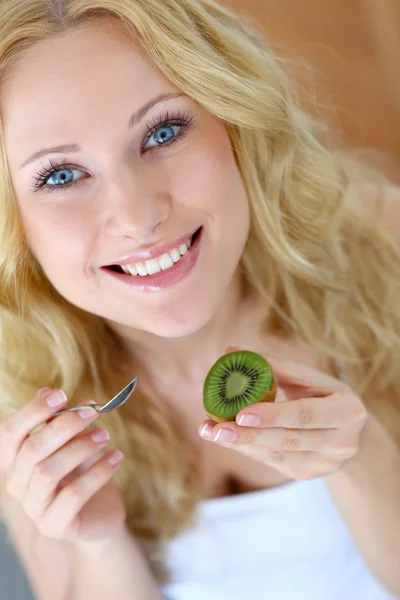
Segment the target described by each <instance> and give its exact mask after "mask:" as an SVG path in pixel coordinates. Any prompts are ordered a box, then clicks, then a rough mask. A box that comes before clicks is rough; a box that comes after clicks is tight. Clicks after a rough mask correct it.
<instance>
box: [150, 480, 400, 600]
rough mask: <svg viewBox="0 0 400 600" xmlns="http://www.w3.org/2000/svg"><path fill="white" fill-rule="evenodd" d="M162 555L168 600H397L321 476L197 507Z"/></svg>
mask: <svg viewBox="0 0 400 600" xmlns="http://www.w3.org/2000/svg"><path fill="white" fill-rule="evenodd" d="M167 556H168V559H167V564H168V565H169V567H170V569H171V573H172V580H171V582H170V583H169V584H167V585H165V586H163V587H162V588H161V591H162V593H163V594H164V597H165V598H166V600H264V599H265V600H395V596H393V595H392V594H390V593H389V592H388V591H386V590H385V589H384V588H383V587H382V585H381V584H380V583H379V582H378V581H377V579H376V578H375V577H374V575H373V574H372V573H371V571H370V570H369V569H368V567H367V566H366V564H365V562H364V560H363V558H362V556H361V554H360V553H359V551H358V549H357V548H356V546H355V544H354V541H353V539H352V537H351V535H350V532H349V530H348V528H347V526H346V523H345V521H344V520H343V518H342V517H341V515H340V513H339V511H338V509H337V508H336V506H335V504H334V503H333V500H332V498H331V496H330V493H329V490H328V489H327V487H326V484H325V480H324V478H323V477H319V478H317V479H312V480H306V481H293V482H290V483H287V484H285V485H282V486H280V487H276V488H272V489H269V490H260V491H256V492H250V493H246V494H238V495H235V496H227V497H222V498H212V499H208V500H204V501H202V502H200V503H199V504H198V507H197V524H196V526H195V527H194V528H193V529H190V530H188V531H186V532H184V533H183V534H181V535H180V536H178V537H176V538H175V539H174V540H172V542H171V543H170V545H169V547H168V554H167Z"/></svg>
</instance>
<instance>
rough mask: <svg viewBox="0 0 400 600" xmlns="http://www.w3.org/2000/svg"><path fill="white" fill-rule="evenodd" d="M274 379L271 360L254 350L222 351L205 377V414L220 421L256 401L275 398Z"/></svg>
mask: <svg viewBox="0 0 400 600" xmlns="http://www.w3.org/2000/svg"><path fill="white" fill-rule="evenodd" d="M276 392H277V381H276V377H275V374H274V372H273V370H272V368H271V366H270V364H269V363H268V362H267V361H266V360H265V358H263V357H262V356H260V355H259V354H256V352H250V351H249V350H237V351H235V352H229V353H228V354H224V356H221V358H219V359H218V360H217V362H216V363H214V365H213V366H212V367H211V369H210V370H209V372H208V374H207V377H206V379H205V381H204V388H203V403H204V408H205V411H206V415H207V416H208V417H209V418H210V419H213V420H214V421H217V422H218V423H222V422H224V421H234V420H235V418H236V415H237V414H238V412H239V411H241V410H242V408H245V407H246V406H250V405H251V404H255V403H257V402H274V400H275V397H276Z"/></svg>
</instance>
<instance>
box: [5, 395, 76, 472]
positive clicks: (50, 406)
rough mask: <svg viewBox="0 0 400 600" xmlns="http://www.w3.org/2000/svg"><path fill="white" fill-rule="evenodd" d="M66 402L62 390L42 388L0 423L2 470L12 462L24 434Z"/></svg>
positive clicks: (7, 467) (6, 468)
mask: <svg viewBox="0 0 400 600" xmlns="http://www.w3.org/2000/svg"><path fill="white" fill-rule="evenodd" d="M66 402H67V396H66V394H65V392H63V391H62V390H51V389H50V388H43V389H42V390H39V391H38V393H37V394H36V396H35V397H34V398H33V400H31V401H30V402H28V403H27V404H26V405H25V406H23V407H22V408H21V409H20V410H18V412H16V413H15V414H14V415H12V416H11V417H9V418H8V419H6V420H5V421H3V422H2V423H1V425H0V461H1V466H2V468H3V469H4V470H8V469H9V468H10V466H11V465H12V463H13V462H14V459H15V457H16V455H17V454H18V452H19V449H20V447H21V445H22V443H23V441H24V439H25V438H26V436H27V435H28V434H29V433H30V432H31V431H32V430H33V429H35V427H37V426H38V425H40V424H42V423H44V422H45V421H46V420H47V419H49V418H50V417H51V415H52V414H54V413H55V412H56V411H57V410H58V409H59V408H60V406H62V405H63V404H65V403H66Z"/></svg>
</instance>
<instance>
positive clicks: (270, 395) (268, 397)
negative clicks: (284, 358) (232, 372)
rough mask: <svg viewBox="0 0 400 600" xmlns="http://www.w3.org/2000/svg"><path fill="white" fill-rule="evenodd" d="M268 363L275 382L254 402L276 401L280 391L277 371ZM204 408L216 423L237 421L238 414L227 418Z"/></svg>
mask: <svg viewBox="0 0 400 600" xmlns="http://www.w3.org/2000/svg"><path fill="white" fill-rule="evenodd" d="M229 354H235V353H234V352H229ZM263 358H264V360H265V361H266V362H268V361H267V360H266V359H265V357H263ZM217 362H218V361H217ZM268 365H269V368H270V369H271V371H272V374H273V377H274V378H273V382H272V388H271V389H270V390H267V391H266V392H265V394H264V396H263V397H262V398H261V399H260V400H259V401H258V402H255V403H254V404H258V403H259V402H275V398H276V393H277V391H278V381H277V377H276V375H275V373H274V371H273V369H272V367H271V365H270V364H269V363H268ZM246 408H248V407H246ZM204 410H205V413H206V415H207V417H208V418H209V419H211V420H212V421H215V422H216V423H228V422H230V423H231V422H232V421H236V415H235V416H232V417H229V418H227V419H226V418H222V417H218V416H216V415H213V414H211V413H210V412H208V411H207V410H206V409H204ZM239 412H240V411H239Z"/></svg>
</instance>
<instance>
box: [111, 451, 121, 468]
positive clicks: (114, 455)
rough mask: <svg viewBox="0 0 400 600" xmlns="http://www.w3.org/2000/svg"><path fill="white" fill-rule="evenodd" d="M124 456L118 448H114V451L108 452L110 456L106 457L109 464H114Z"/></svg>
mask: <svg viewBox="0 0 400 600" xmlns="http://www.w3.org/2000/svg"><path fill="white" fill-rule="evenodd" d="M123 458H124V455H123V454H122V452H121V451H120V450H114V452H113V453H112V454H110V456H109V457H108V462H109V463H110V465H111V466H113V467H114V466H115V465H117V464H118V463H120V462H121V460H122V459H123Z"/></svg>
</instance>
